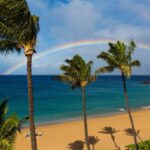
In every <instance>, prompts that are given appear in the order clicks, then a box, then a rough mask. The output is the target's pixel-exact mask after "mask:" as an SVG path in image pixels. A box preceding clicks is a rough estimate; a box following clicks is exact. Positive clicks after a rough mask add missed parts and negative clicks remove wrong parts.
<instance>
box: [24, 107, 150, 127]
mask: <svg viewBox="0 0 150 150" xmlns="http://www.w3.org/2000/svg"><path fill="white" fill-rule="evenodd" d="M143 107H148V108H143ZM143 107H140V108H134V109H131V112H132V113H134V112H137V111H144V110H150V106H143ZM126 113H127V112H126V110H125V111H116V112H112V113H105V114H96V115H87V118H88V119H94V118H95V119H96V118H104V117H111V116H117V115H121V114H126ZM81 120H82V116H81V117H77V118H72V119H71V118H70V119H64V120H63V119H62V120H60V121H54V122H51V121H47V122H43V123H37V124H36V127H41V126H49V125H57V124H63V123H67V122H74V121H81ZM26 128H29V125H28V126H24V127H23V129H26Z"/></svg>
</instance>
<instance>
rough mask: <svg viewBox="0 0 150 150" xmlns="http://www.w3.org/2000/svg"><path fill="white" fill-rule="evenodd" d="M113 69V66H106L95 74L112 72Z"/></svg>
mask: <svg viewBox="0 0 150 150" xmlns="http://www.w3.org/2000/svg"><path fill="white" fill-rule="evenodd" d="M114 69H115V68H114V67H113V66H106V67H101V68H99V69H98V70H96V72H95V73H96V74H97V73H107V72H112V71H114Z"/></svg>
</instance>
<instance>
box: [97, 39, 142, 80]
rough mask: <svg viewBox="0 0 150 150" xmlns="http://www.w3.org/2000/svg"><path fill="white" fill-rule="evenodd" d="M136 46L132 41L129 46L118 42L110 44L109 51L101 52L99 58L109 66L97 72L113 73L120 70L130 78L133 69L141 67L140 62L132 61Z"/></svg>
mask: <svg viewBox="0 0 150 150" xmlns="http://www.w3.org/2000/svg"><path fill="white" fill-rule="evenodd" d="M135 48H136V44H135V42H134V41H130V43H129V45H126V44H124V43H123V42H120V41H117V43H109V50H108V51H107V52H104V51H103V52H101V53H100V54H99V55H98V56H97V58H101V59H103V60H104V61H106V62H107V64H108V66H105V67H102V68H100V69H98V70H97V71H96V72H97V73H100V72H112V71H114V69H119V70H120V71H121V73H122V74H123V75H124V76H126V77H127V78H130V76H131V74H132V67H139V66H140V62H139V60H132V54H133V53H134V51H135Z"/></svg>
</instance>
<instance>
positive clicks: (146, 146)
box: [127, 140, 150, 150]
mask: <svg viewBox="0 0 150 150" xmlns="http://www.w3.org/2000/svg"><path fill="white" fill-rule="evenodd" d="M138 145H139V150H150V140H147V141H144V142H140V143H138ZM127 147H130V148H131V150H135V145H134V144H132V145H128V146H127Z"/></svg>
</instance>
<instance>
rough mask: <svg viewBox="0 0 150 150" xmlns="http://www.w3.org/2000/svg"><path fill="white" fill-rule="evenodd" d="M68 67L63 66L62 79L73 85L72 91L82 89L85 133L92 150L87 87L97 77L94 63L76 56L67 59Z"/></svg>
mask: <svg viewBox="0 0 150 150" xmlns="http://www.w3.org/2000/svg"><path fill="white" fill-rule="evenodd" d="M65 62H66V63H67V65H62V66H61V67H60V69H61V70H62V71H63V74H62V75H61V76H60V79H61V80H62V81H64V82H67V83H69V84H70V85H71V88H72V89H75V88H78V87H79V88H81V90H82V111H83V120H84V131H85V143H86V145H87V150H90V146H89V143H88V125H87V113H86V87H87V85H88V84H89V83H91V82H93V81H95V79H96V76H95V75H92V73H91V71H92V70H91V69H92V68H91V66H92V64H93V62H92V61H89V62H87V63H86V62H85V61H84V59H83V58H82V57H81V56H79V55H75V56H74V57H73V58H72V59H66V60H65Z"/></svg>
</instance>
